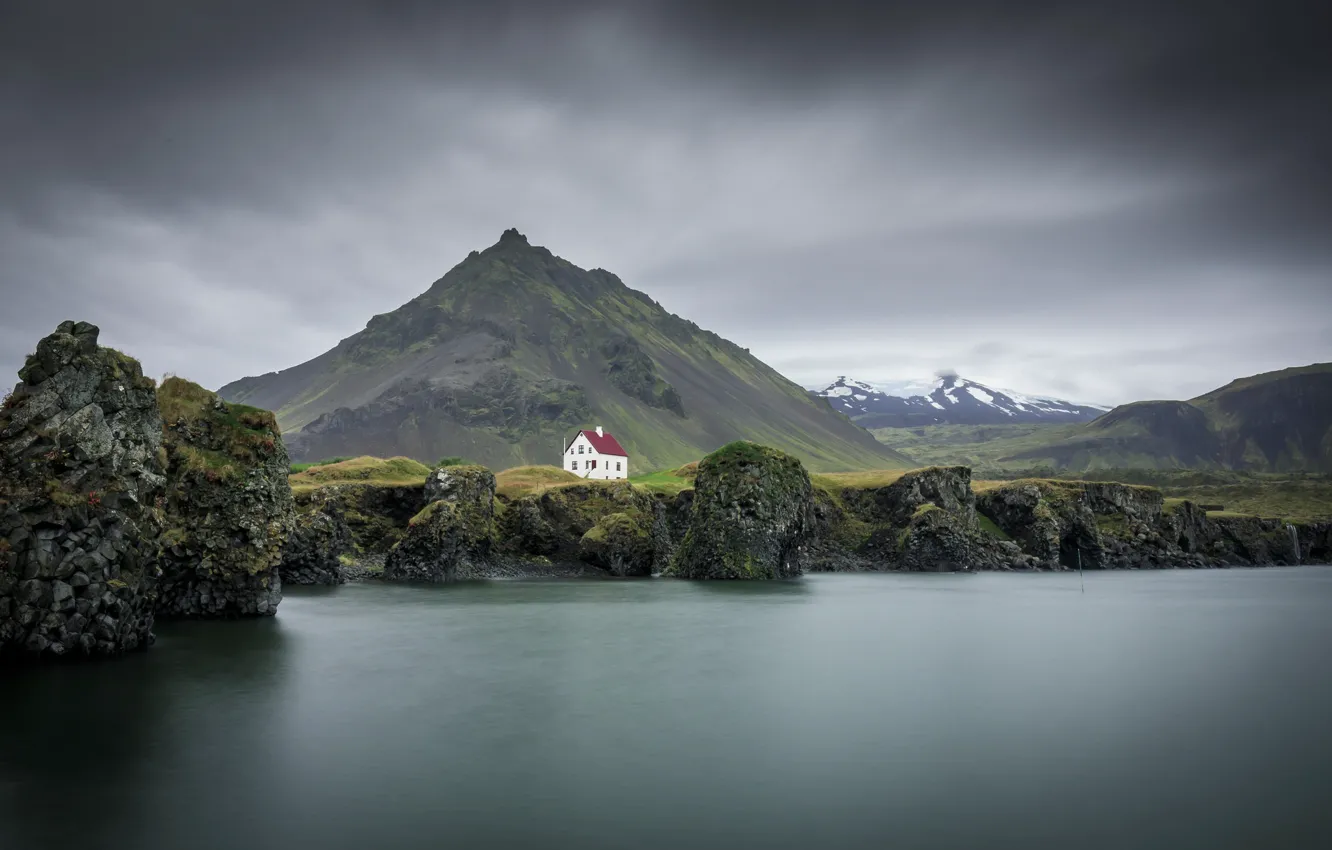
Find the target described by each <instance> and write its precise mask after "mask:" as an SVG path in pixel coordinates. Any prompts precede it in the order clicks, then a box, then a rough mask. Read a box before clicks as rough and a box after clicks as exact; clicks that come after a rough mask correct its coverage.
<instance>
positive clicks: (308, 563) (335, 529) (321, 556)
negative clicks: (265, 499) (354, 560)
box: [278, 499, 352, 585]
mask: <svg viewBox="0 0 1332 850" xmlns="http://www.w3.org/2000/svg"><path fill="white" fill-rule="evenodd" d="M351 551H352V534H351V529H350V528H348V526H347V519H346V516H345V515H344V513H343V510H342V506H341V505H340V504H339V503H338V502H337V501H336V500H329V501H324V500H322V499H321V500H320V501H319V503H318V504H315V505H311V504H308V503H307V505H306V506H305V508H304V509H303V510H300V511H298V512H297V514H296V523H295V526H294V527H293V528H292V532H291V535H290V536H288V538H287V545H286V547H284V548H283V550H282V563H281V565H280V566H279V567H278V573H279V574H280V575H281V577H282V581H283V583H284V584H288V585H291V584H342V583H344V582H345V581H346V580H347V572H346V568H345V566H344V564H343V560H342V559H343V558H344V557H347V556H348V555H349V554H350V552H351Z"/></svg>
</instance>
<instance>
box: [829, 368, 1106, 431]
mask: <svg viewBox="0 0 1332 850" xmlns="http://www.w3.org/2000/svg"><path fill="white" fill-rule="evenodd" d="M810 391H811V392H812V393H814V395H817V396H820V397H822V398H825V399H827V400H828V404H830V405H832V407H833V409H834V410H837V411H840V412H842V413H845V414H846V415H847V416H850V417H851V418H852V419H854V420H855V421H856V423H857V424H859V425H861V426H863V427H865V428H908V427H915V426H919V425H945V424H947V425H1002V424H1016V423H1030V422H1088V421H1090V420H1092V419H1095V418H1096V417H1098V416H1100V415H1101V414H1102V413H1105V412H1106V411H1107V410H1109V408H1108V407H1101V406H1100V405H1094V404H1078V403H1075V402H1071V401H1064V400H1062V399H1057V398H1047V397H1045V396H1032V395H1026V394H1024V393H1018V392H1014V391H1012V390H1000V389H994V388H992V387H987V386H985V385H984V384H978V383H976V382H975V381H969V380H967V379H966V378H963V377H961V376H959V375H941V376H939V377H937V378H933V379H927V380H916V381H894V382H887V383H874V384H871V383H866V382H865V381H857V380H853V379H851V378H848V377H846V376H845V375H843V376H841V377H839V378H838V379H837V380H835V381H833V382H832V383H831V384H829V385H828V386H826V387H822V388H819V389H811V390H810Z"/></svg>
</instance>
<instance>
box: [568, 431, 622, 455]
mask: <svg viewBox="0 0 1332 850" xmlns="http://www.w3.org/2000/svg"><path fill="white" fill-rule="evenodd" d="M578 433H580V434H582V435H583V436H584V437H587V441H588V442H589V443H591V444H592V448H594V449H596V450H597V452H599V453H600V454H603V455H619V456H620V457H629V453H628V452H626V451H625V450H624V449H622V448H621V447H620V443H619V441H618V440H616V439H615V438H614V437H612V436H611V435H610V434H603V435H602V436H600V437H598V436H597V432H596V431H586V430H584V431H579V432H578ZM575 439H577V438H575Z"/></svg>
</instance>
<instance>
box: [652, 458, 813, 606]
mask: <svg viewBox="0 0 1332 850" xmlns="http://www.w3.org/2000/svg"><path fill="white" fill-rule="evenodd" d="M813 512H814V497H813V488H812V486H811V484H810V480H809V474H808V473H807V472H805V468H804V467H803V466H802V465H801V463H800V461H798V460H796V459H795V458H793V457H791V456H790V455H788V454H785V453H784V452H781V451H778V450H777V449H772V448H768V447H767V446H760V445H758V444H756V443H750V442H744V441H739V442H735V443H730V444H728V445H726V446H723V447H722V448H720V449H718V450H717V451H715V452H713V453H712V454H710V455H708V456H707V457H705V458H704V459H703V460H702V462H701V463H699V466H698V479H697V480H696V482H695V486H694V497H693V506H692V510H691V511H690V517H689V525H688V529H687V530H686V531H685V535H684V539H683V540H682V541H681V543H680V546H679V549H678V550H677V551H676V553H675V557H674V559H673V561H672V566H671V571H672V572H673V574H675V575H677V576H679V577H681V578H695V579H765V578H786V577H790V576H796V575H799V574H800V573H801V572H802V570H803V564H804V560H805V557H806V553H805V552H804V547H805V545H806V543H807V540H808V535H809V532H810V529H811V527H812V525H813Z"/></svg>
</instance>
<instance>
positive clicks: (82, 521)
mask: <svg viewBox="0 0 1332 850" xmlns="http://www.w3.org/2000/svg"><path fill="white" fill-rule="evenodd" d="M97 335H98V330H97V328H96V327H95V326H93V325H90V324H87V323H86V322H78V323H75V322H65V323H63V324H61V325H60V327H58V328H57V329H56V332H55V333H54V334H52V335H51V336H48V337H46V338H45V339H43V340H42V341H41V342H39V343H38V344H37V351H36V353H35V354H33V355H31V356H30V357H29V358H28V360H27V363H26V364H25V365H24V367H23V369H22V370H20V372H19V378H20V379H21V380H22V383H20V384H19V385H18V386H17V387H15V389H14V392H13V394H12V395H11V396H10V397H8V398H6V399H5V401H4V403H3V406H2V408H0V655H29V656H60V655H81V656H91V655H115V654H118V653H121V652H124V651H126V650H131V649H137V648H142V647H145V646H147V645H148V643H149V642H150V641H151V640H152V632H151V630H152V625H153V601H154V596H155V594H156V590H157V572H158V567H157V554H158V550H157V546H158V534H159V530H160V527H161V511H160V509H159V507H158V505H159V503H160V501H161V498H162V495H163V491H164V486H165V477H164V475H163V462H162V458H161V440H162V422H161V418H160V416H159V414H158V409H157V400H156V397H155V394H154V384H153V381H152V380H151V379H148V378H145V377H144V376H143V372H142V370H141V369H140V367H139V364H138V363H137V362H136V361H135V360H133V359H131V358H129V357H126V356H125V355H123V354H121V353H120V352H118V351H115V350H114V349H110V348H101V347H99V346H98V345H97Z"/></svg>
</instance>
